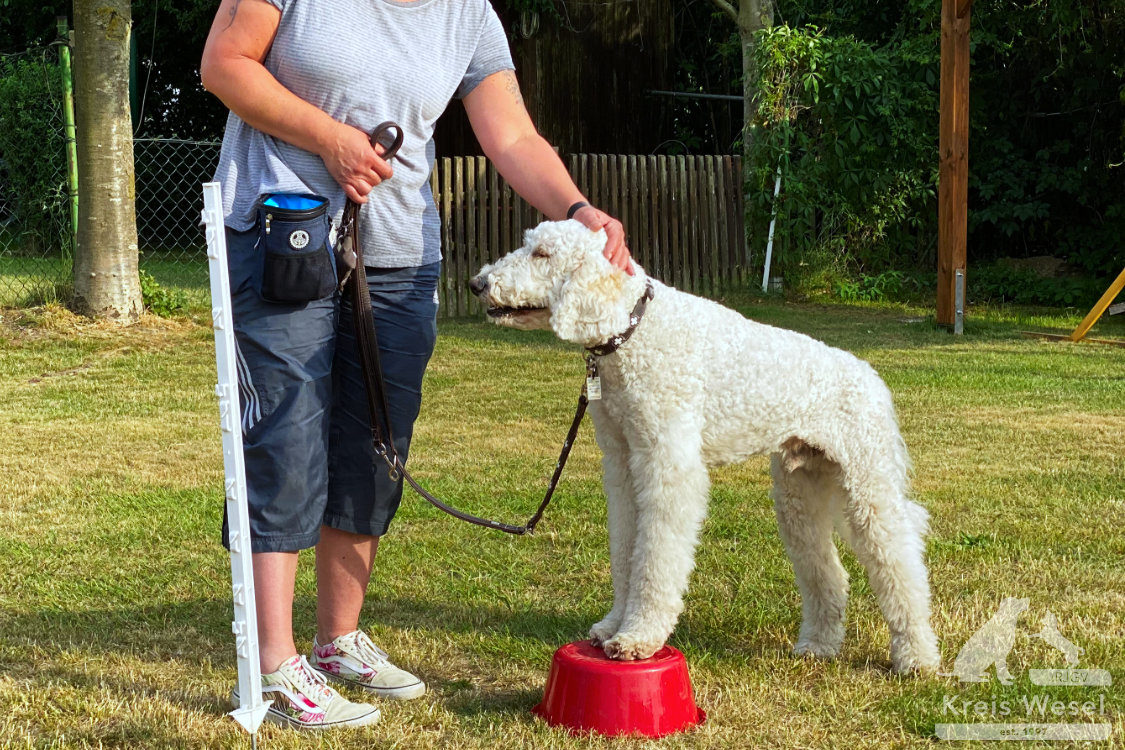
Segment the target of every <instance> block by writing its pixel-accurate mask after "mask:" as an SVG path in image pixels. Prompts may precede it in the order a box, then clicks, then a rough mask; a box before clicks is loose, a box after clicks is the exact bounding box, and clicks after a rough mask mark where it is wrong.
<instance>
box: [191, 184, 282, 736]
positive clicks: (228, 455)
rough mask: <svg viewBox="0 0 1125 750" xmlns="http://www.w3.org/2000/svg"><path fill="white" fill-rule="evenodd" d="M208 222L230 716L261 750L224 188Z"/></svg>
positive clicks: (208, 201) (209, 194) (209, 189)
mask: <svg viewBox="0 0 1125 750" xmlns="http://www.w3.org/2000/svg"><path fill="white" fill-rule="evenodd" d="M203 223H204V224H206V225H207V262H208V265H209V267H210V270H211V320H212V323H213V326H214V329H215V367H216V369H217V370H218V373H219V384H218V385H217V386H215V393H217V394H218V396H219V418H220V423H221V425H222V431H223V470H224V475H225V482H224V486H225V487H226V497H227V526H228V528H229V532H230V578H231V590H232V592H233V594H234V623H233V625H232V630H233V631H234V649H235V654H236V655H237V657H238V697H239V703H240V705H239V707H238V708H236V709H235V710H234V711H231V713H230V715H231V716H233V717H234V718H235V720H236V721H238V723H239V724H241V725H242V726H243V727H245V728H246V731H247V732H249V733H250V743H251V746H253V747H255V748H256V747H257V744H258V727H259V726H260V725H261V723H262V719H263V718H264V717H265V715H266V710H267V709H268V708H269V706H270V703H271V702H272V701H263V700H262V671H261V667H260V666H259V664H258V612H257V608H256V607H255V606H254V560H253V558H252V557H251V549H250V512H249V510H248V508H247V505H246V503H247V499H246V466H245V463H244V462H243V458H242V422H241V420H240V419H239V418H238V414H239V408H238V374H237V369H236V367H237V365H236V362H235V356H236V353H235V343H234V315H233V313H232V312H231V307H230V279H229V277H228V275H227V235H226V230H225V229H224V228H223V198H222V186H221V185H220V184H219V183H217V182H207V183H204V185H203Z"/></svg>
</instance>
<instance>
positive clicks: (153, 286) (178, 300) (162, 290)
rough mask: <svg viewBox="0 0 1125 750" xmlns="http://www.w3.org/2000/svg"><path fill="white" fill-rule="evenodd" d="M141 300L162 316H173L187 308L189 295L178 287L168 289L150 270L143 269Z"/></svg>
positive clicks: (146, 306)
mask: <svg viewBox="0 0 1125 750" xmlns="http://www.w3.org/2000/svg"><path fill="white" fill-rule="evenodd" d="M140 277H141V302H143V303H144V306H145V309H146V310H148V311H149V312H150V313H152V314H153V315H158V316H160V317H161V318H171V317H172V316H174V315H176V314H178V313H182V312H184V311H185V310H186V309H187V297H186V296H185V295H184V293H183V292H182V291H180V290H178V289H168V288H166V287H164V286H161V284H160V282H159V281H157V280H156V278H155V277H153V275H152V274H151V273H149V272H148V271H145V270H144V269H141V271H140Z"/></svg>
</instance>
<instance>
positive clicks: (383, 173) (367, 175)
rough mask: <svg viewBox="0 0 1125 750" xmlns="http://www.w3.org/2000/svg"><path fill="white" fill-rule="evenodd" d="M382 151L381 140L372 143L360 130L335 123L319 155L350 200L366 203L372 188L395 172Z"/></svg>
mask: <svg viewBox="0 0 1125 750" xmlns="http://www.w3.org/2000/svg"><path fill="white" fill-rule="evenodd" d="M385 152H386V147H384V146H383V144H381V143H378V142H376V143H374V145H373V143H372V141H371V140H370V136H368V135H367V134H366V133H364V132H363V131H362V130H359V129H358V128H353V127H352V126H351V125H345V124H344V123H338V127H336V128H334V129H333V130H332V132H331V134H330V135H329V138H328V142H327V143H326V144H325V145H324V147H323V148H322V149H321V151H320V158H321V159H322V160H323V161H324V166H325V167H327V169H328V172H329V174H331V175H332V177H333V178H334V179H335V180H336V182H338V183H339V184H340V187H342V188H344V194H345V195H346V196H347V197H348V199H349V200H352V201H355V202H356V203H366V202H367V194H368V193H370V192H371V188H373V187H375V186H376V185H378V184H379V183H381V182H382V181H383V180H389V179H390V178H391V177H392V176H393V175H394V170H393V169H392V168H391V165H390V163H389V162H388V161H387V160H386V159H384V158H383V155H384V153H385Z"/></svg>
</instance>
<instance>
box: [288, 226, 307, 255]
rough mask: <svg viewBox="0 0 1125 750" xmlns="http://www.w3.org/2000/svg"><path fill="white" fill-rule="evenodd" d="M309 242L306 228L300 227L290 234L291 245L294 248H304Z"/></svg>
mask: <svg viewBox="0 0 1125 750" xmlns="http://www.w3.org/2000/svg"><path fill="white" fill-rule="evenodd" d="M308 244H309V233H308V232H306V231H305V230H304V229H298V230H296V231H295V232H293V233H292V234H290V235H289V246H290V247H292V248H293V249H294V250H303V249H305V247H307V246H308Z"/></svg>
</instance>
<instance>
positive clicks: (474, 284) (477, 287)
mask: <svg viewBox="0 0 1125 750" xmlns="http://www.w3.org/2000/svg"><path fill="white" fill-rule="evenodd" d="M487 289H488V281H487V280H486V279H485V278H484V277H483V276H477V277H475V278H472V279H469V291H471V292H472V293H473V294H475V295H476V296H478V297H479V296H481V295H482V294H484V293H485V291H486V290H487Z"/></svg>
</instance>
